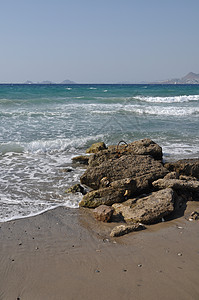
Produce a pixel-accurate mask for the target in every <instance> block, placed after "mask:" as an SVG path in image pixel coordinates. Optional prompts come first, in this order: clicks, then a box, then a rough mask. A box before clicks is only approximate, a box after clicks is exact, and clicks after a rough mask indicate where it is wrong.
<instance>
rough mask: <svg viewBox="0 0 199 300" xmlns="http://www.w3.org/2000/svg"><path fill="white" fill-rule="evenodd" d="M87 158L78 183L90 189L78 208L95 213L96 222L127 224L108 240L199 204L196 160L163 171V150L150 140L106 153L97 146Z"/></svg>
mask: <svg viewBox="0 0 199 300" xmlns="http://www.w3.org/2000/svg"><path fill="white" fill-rule="evenodd" d="M101 147H102V148H101ZM101 149H103V150H101ZM89 153H92V155H90V156H89V158H88V156H86V158H85V160H86V163H88V167H87V169H86V171H85V173H84V174H83V175H82V176H81V179H80V181H81V183H82V184H83V185H85V186H88V187H90V188H91V189H92V190H91V191H88V192H87V193H86V194H85V195H84V196H83V198H82V200H81V201H80V203H79V206H83V207H88V208H95V210H94V216H95V218H96V219H97V220H100V221H103V222H108V221H114V222H121V221H122V222H125V223H126V224H123V225H120V226H117V227H115V228H114V229H113V231H112V232H111V236H114V237H115V236H120V235H123V234H126V233H128V232H132V231H135V230H140V229H141V228H142V229H143V227H140V226H143V225H140V223H143V224H153V223H155V222H159V221H161V220H162V218H165V217H166V216H168V215H170V216H172V213H173V212H174V211H175V216H180V215H182V214H183V213H184V210H185V209H186V203H187V201H192V200H199V180H198V179H199V159H194V160H181V161H178V162H175V163H167V164H165V165H164V166H163V163H162V161H161V159H162V148H161V147H160V146H159V145H157V144H156V143H154V142H153V141H151V140H150V139H144V140H141V141H136V142H133V143H130V144H128V145H127V144H126V143H125V144H124V145H120V143H119V144H118V145H117V146H109V147H108V149H106V146H105V145H101V144H100V145H99V143H97V144H95V145H94V146H93V147H91V148H90V150H89ZM77 160H78V159H77ZM81 160H82V161H84V156H83V158H81V159H80V161H81ZM144 193H145V194H144ZM104 205H105V206H104ZM111 206H112V207H111ZM113 210H114V212H113ZM112 214H113V215H112ZM195 216H196V218H197V217H198V216H197V215H196V214H193V218H195Z"/></svg>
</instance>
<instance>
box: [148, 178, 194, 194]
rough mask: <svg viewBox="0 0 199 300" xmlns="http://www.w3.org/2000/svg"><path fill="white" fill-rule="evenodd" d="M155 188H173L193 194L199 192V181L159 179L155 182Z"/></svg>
mask: <svg viewBox="0 0 199 300" xmlns="http://www.w3.org/2000/svg"><path fill="white" fill-rule="evenodd" d="M152 184H153V186H154V187H155V188H158V189H165V188H172V189H174V190H189V191H193V192H198V191H199V181H196V180H189V181H186V180H181V179H165V178H164V179H158V180H156V181H154V182H153V183H152Z"/></svg>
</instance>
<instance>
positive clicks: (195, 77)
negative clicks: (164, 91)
mask: <svg viewBox="0 0 199 300" xmlns="http://www.w3.org/2000/svg"><path fill="white" fill-rule="evenodd" d="M153 83H155V84H199V74H196V73H193V72H190V73H188V74H187V75H186V76H184V77H182V78H175V79H169V80H165V81H156V82H153Z"/></svg>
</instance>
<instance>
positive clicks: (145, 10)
mask: <svg viewBox="0 0 199 300" xmlns="http://www.w3.org/2000/svg"><path fill="white" fill-rule="evenodd" d="M198 12H199V1H198V0H167V1H163V0H120V1H118V0H31V1H30V0H17V1H16V0H6V1H5V0H0V40H1V43H0V83H14V82H15V83H22V82H25V81H26V80H31V81H33V82H38V81H43V80H50V81H53V82H57V83H58V82H61V81H63V80H65V79H70V80H73V81H75V82H77V83H118V82H130V83H137V82H142V81H149V82H151V81H155V80H164V79H171V78H180V77H183V76H184V75H186V74H187V73H188V72H190V71H192V72H195V73H197V74H198V73H199V33H198V31H199V17H198Z"/></svg>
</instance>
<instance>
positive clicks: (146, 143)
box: [89, 139, 162, 167]
mask: <svg viewBox="0 0 199 300" xmlns="http://www.w3.org/2000/svg"><path fill="white" fill-rule="evenodd" d="M124 155H150V156H152V157H153V158H154V159H156V160H161V159H162V148H161V147H160V146H159V145H158V144H156V143H154V142H153V141H152V140H150V139H144V140H140V141H135V142H133V143H130V144H128V145H119V146H109V147H108V149H107V150H103V151H100V152H98V153H96V154H94V155H92V156H91V157H90V159H89V166H90V167H96V166H99V165H100V164H102V163H103V162H105V161H108V160H113V159H116V158H119V157H121V156H124Z"/></svg>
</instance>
